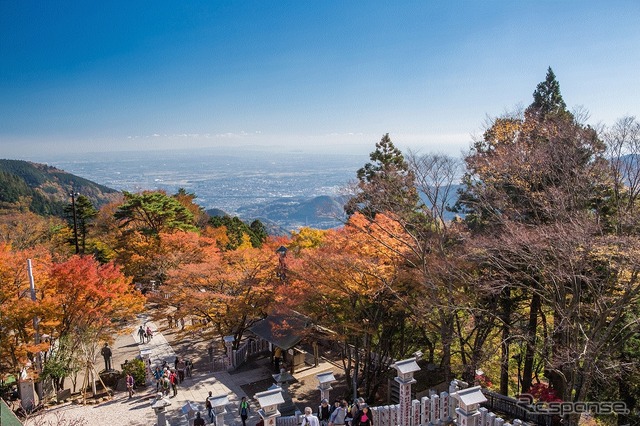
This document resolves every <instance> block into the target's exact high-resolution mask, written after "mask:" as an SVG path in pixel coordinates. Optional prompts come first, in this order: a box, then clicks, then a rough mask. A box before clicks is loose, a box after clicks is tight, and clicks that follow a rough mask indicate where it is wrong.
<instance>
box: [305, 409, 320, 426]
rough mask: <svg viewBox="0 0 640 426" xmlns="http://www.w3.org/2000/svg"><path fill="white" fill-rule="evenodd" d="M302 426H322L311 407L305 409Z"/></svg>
mask: <svg viewBox="0 0 640 426" xmlns="http://www.w3.org/2000/svg"><path fill="white" fill-rule="evenodd" d="M301 426H320V420H318V417H316V416H314V415H313V410H311V407H305V409H304V417H303V418H302V424H301Z"/></svg>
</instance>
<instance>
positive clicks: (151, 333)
mask: <svg viewBox="0 0 640 426" xmlns="http://www.w3.org/2000/svg"><path fill="white" fill-rule="evenodd" d="M146 335H147V343H149V342H150V341H151V338H152V337H153V332H152V331H151V327H149V326H147V330H146Z"/></svg>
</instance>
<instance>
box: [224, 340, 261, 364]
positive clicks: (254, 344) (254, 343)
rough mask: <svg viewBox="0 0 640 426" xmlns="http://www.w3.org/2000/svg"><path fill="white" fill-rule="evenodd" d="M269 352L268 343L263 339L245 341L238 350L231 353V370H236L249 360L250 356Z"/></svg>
mask: <svg viewBox="0 0 640 426" xmlns="http://www.w3.org/2000/svg"><path fill="white" fill-rule="evenodd" d="M268 351H269V342H267V341H266V340H264V339H254V338H249V339H247V340H246V341H245V342H244V343H243V344H242V345H240V347H239V348H238V349H235V350H234V351H233V357H232V359H231V361H232V365H231V367H232V368H238V367H239V366H241V365H242V364H244V363H245V362H247V359H249V357H250V356H252V355H256V354H259V353H263V352H268Z"/></svg>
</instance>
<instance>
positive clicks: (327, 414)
mask: <svg viewBox="0 0 640 426" xmlns="http://www.w3.org/2000/svg"><path fill="white" fill-rule="evenodd" d="M304 412H305V414H304V418H303V419H302V425H301V426H373V416H372V413H371V410H370V409H369V406H368V405H367V404H366V403H365V402H364V399H363V398H358V399H356V400H355V401H354V403H353V404H352V405H351V406H349V404H348V402H347V400H346V399H343V400H336V401H335V402H334V404H333V406H330V405H329V401H328V400H326V399H323V400H322V402H321V404H320V407H319V408H318V416H315V415H314V414H313V410H312V409H311V407H306V408H305V409H304Z"/></svg>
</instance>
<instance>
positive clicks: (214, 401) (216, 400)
mask: <svg viewBox="0 0 640 426" xmlns="http://www.w3.org/2000/svg"><path fill="white" fill-rule="evenodd" d="M207 399H208V400H209V402H211V406H212V407H221V406H223V405H227V404H228V403H229V397H228V396H227V395H218V396H212V397H210V398H207Z"/></svg>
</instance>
